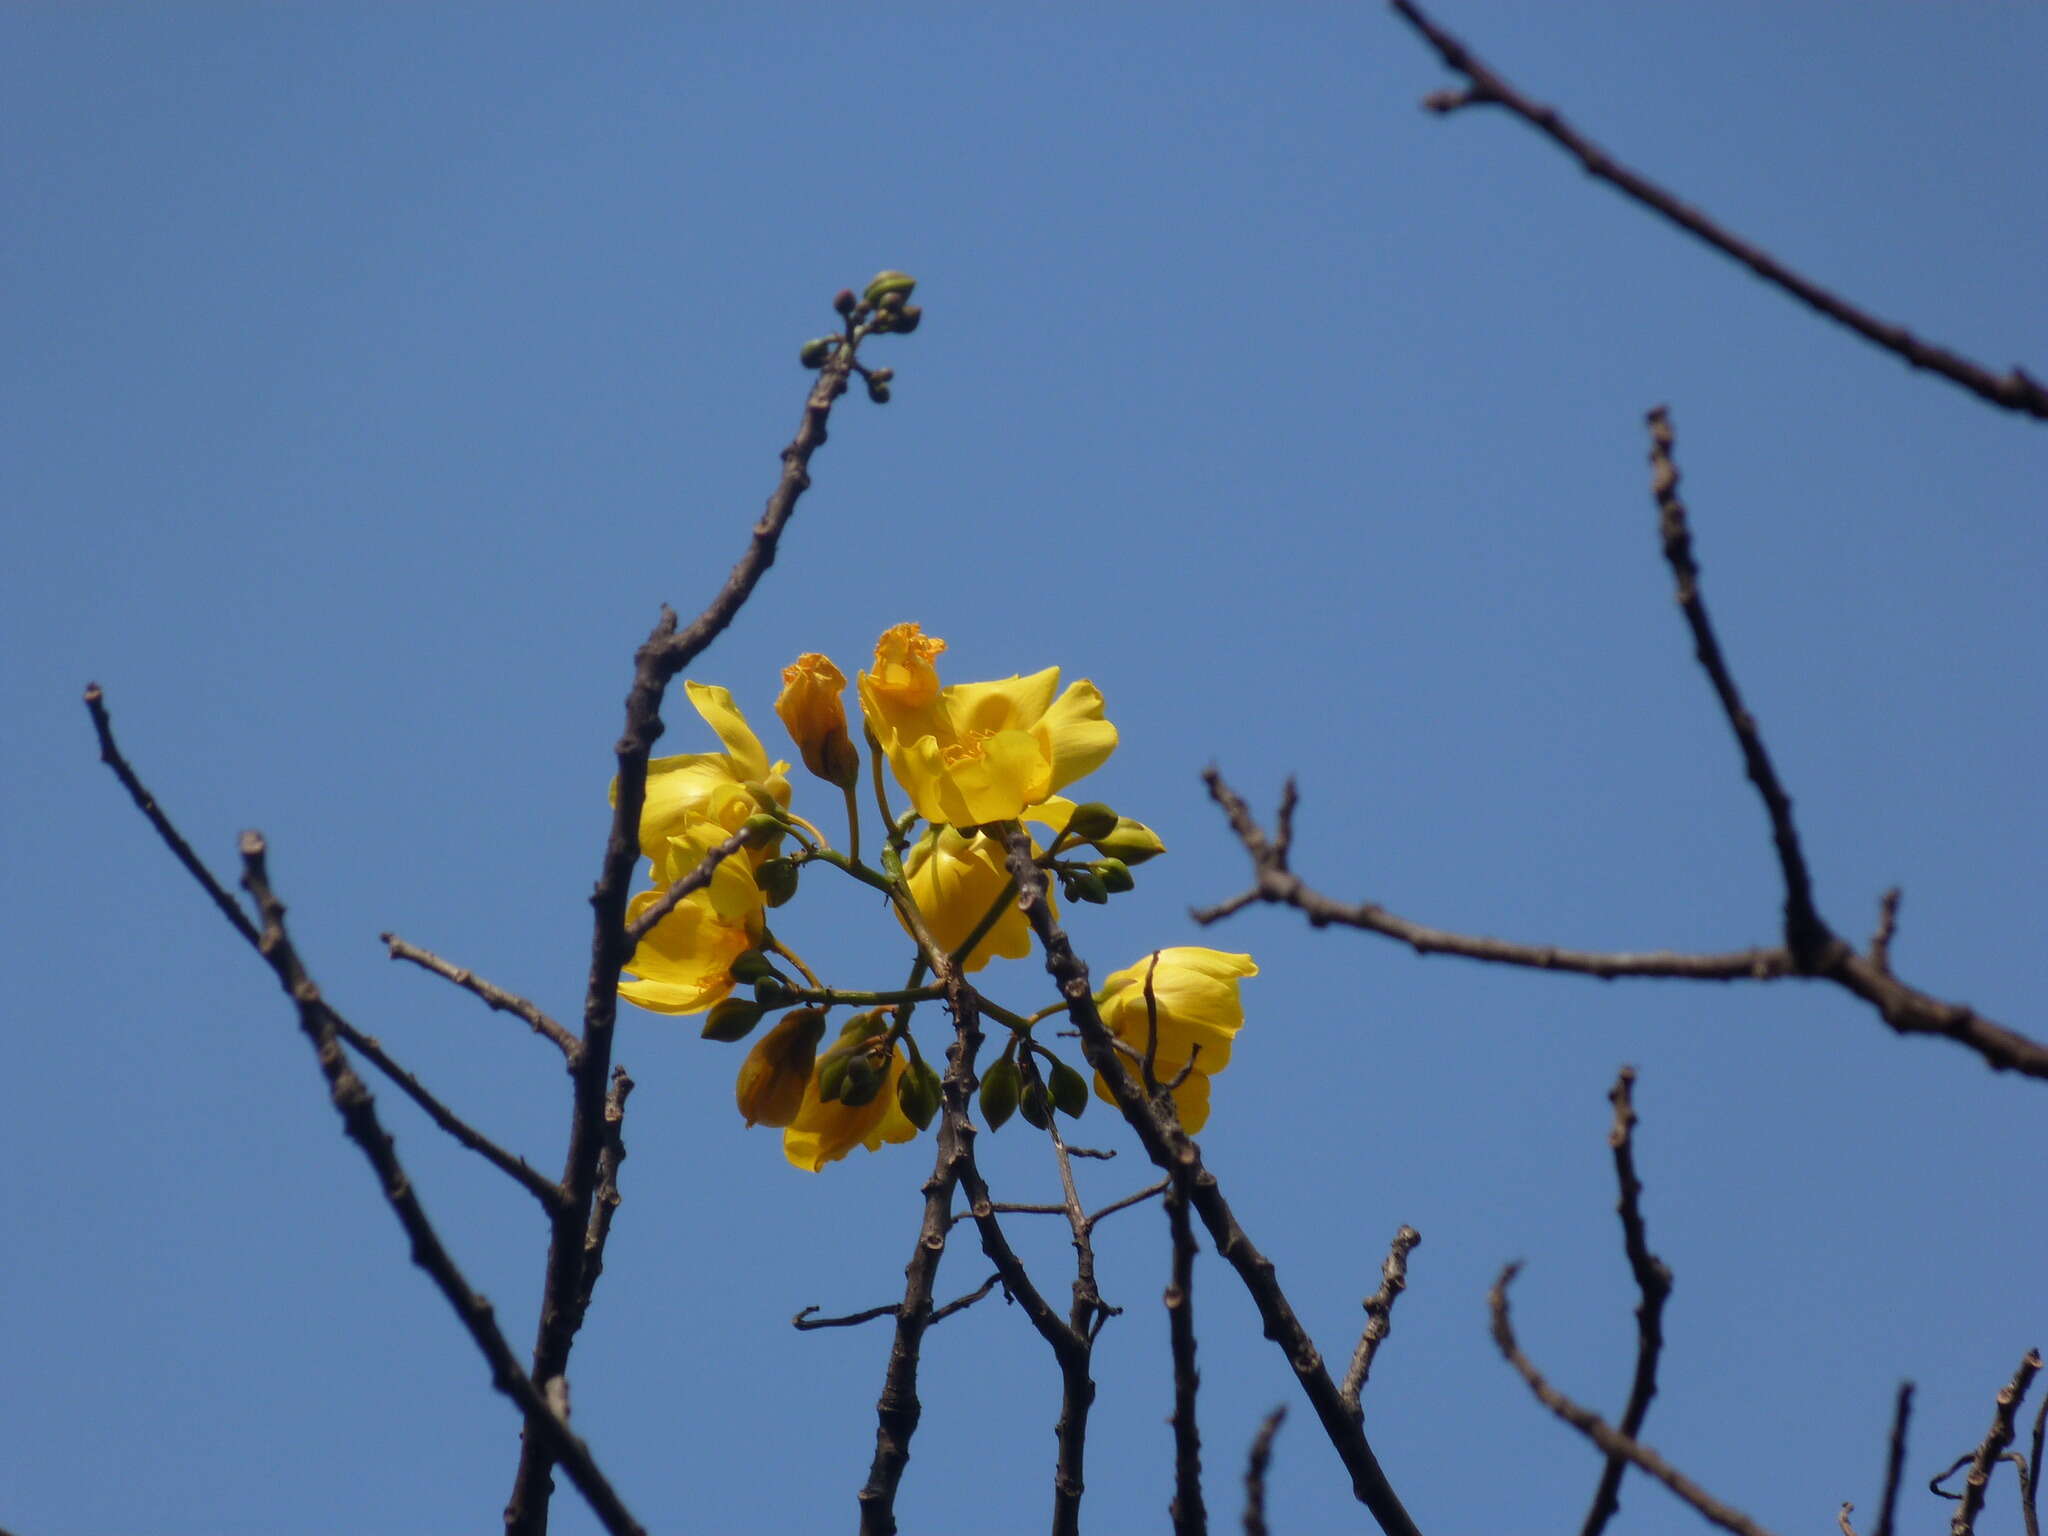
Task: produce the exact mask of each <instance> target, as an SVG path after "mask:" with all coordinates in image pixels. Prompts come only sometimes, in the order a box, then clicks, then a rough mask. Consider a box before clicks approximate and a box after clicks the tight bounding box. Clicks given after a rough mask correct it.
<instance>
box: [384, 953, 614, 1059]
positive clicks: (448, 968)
mask: <svg viewBox="0 0 2048 1536" xmlns="http://www.w3.org/2000/svg"><path fill="white" fill-rule="evenodd" d="M377 937H378V938H380V939H382V940H383V941H384V950H385V953H386V954H388V955H389V956H390V957H391V958H392V959H393V960H405V961H409V962H411V963H412V964H413V965H416V966H418V967H419V968H420V969H421V970H423V971H432V972H433V973H434V974H435V975H436V976H439V977H441V978H442V979H443V980H445V981H452V982H454V983H455V985H456V986H458V987H460V988H462V990H463V991H465V992H468V993H471V994H473V995H474V996H476V997H479V998H482V999H483V1001H484V1002H485V1003H486V1004H487V1005H488V1006H489V1007H490V1008H491V1010H492V1011H493V1012H496V1013H510V1014H516V1015H517V1016H518V1017H520V1018H522V1019H524V1020H525V1021H526V1022H527V1023H528V1024H529V1025H531V1026H532V1028H533V1032H534V1033H535V1034H536V1035H541V1036H544V1037H546V1038H547V1039H549V1040H552V1041H553V1042H554V1043H555V1046H556V1048H557V1049H558V1050H560V1051H561V1053H562V1055H563V1056H564V1057H566V1058H567V1059H568V1060H569V1061H570V1062H571V1063H573V1062H574V1061H575V1060H576V1051H577V1045H576V1037H575V1036H574V1035H572V1034H570V1033H569V1031H568V1030H566V1029H564V1028H563V1027H562V1026H561V1025H560V1024H557V1023H556V1022H555V1021H554V1020H553V1019H551V1018H549V1017H548V1015H547V1014H545V1013H544V1012H542V1011H541V1009H540V1008H539V1007H538V1006H537V1005H536V1004H534V1003H530V1002H528V1001H527V1000H526V999H525V998H523V997H521V996H519V995H518V994H517V993H516V992H507V991H506V990H505V989H504V988H502V987H495V986H492V985H491V983H489V982H488V981H485V980H484V979H483V977H481V976H479V975H477V973H476V972H475V971H472V970H470V969H469V968H468V967H467V966H460V965H454V964H451V963H450V962H449V961H446V960H443V959H442V958H441V957H440V956H439V955H437V954H435V953H433V952H432V951H431V950H425V949H421V948H420V947H419V946H418V945H416V944H408V943H406V942H405V940H403V939H401V938H400V937H399V936H398V935H397V934H395V933H380V934H378V935H377Z"/></svg>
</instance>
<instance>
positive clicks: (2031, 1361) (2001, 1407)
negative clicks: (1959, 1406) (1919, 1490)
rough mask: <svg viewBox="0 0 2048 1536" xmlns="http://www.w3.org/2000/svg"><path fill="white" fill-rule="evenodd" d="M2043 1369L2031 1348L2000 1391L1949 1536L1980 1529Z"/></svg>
mask: <svg viewBox="0 0 2048 1536" xmlns="http://www.w3.org/2000/svg"><path fill="white" fill-rule="evenodd" d="M2040 1369H2041V1352H2040V1351H2039V1350H2038V1349H2030V1350H2028V1351H2027V1352H2026V1354H2025V1355H2023V1356H2021V1358H2020V1363H2019V1369H2017V1370H2016V1371H2014V1372H2013V1373H2012V1380H2011V1381H2009V1382H2007V1383H2006V1384H2005V1385H2004V1386H2003V1387H2000V1388H1999V1389H1998V1398H1997V1408H1996V1409H1995V1410H1994V1412H1993V1413H1992V1415H1991V1428H1990V1429H1988V1430H1986V1431H1985V1432H1984V1438H1983V1439H1982V1440H1981V1441H1979V1442H1978V1443H1977V1449H1976V1452H1975V1453H1974V1454H1973V1455H1972V1456H1971V1457H1970V1470H1969V1474H1968V1475H1967V1476H1966V1477H1964V1479H1963V1492H1962V1498H1961V1502H1960V1504H1959V1506H1958V1507H1957V1509H1956V1513H1955V1517H1954V1518H1953V1519H1952V1520H1950V1521H1949V1526H1948V1529H1949V1536H1971V1533H1972V1532H1973V1531H1975V1530H1976V1529H1977V1517H1978V1516H1979V1515H1980V1514H1982V1513H1983V1512H1984V1497H1985V1494H1986V1493H1987V1491H1988V1490H1989V1488H1990V1486H1991V1469H1992V1468H1993V1467H1995V1466H1997V1465H1998V1461H1999V1458H2000V1457H2002V1456H2004V1455H2005V1453H2006V1450H2007V1448H2008V1447H2009V1446H2011V1444H2012V1442H2013V1438H2014V1436H2015V1435H2016V1434H2017V1433H2018V1431H2017V1429H2016V1428H2015V1420H2016V1419H2017V1417H2018V1415H2019V1410H2020V1402H2021V1400H2022V1399H2024V1398H2025V1397H2026V1395H2027V1388H2028V1387H2030V1386H2032V1385H2033V1382H2034V1374H2035V1372H2037V1371H2039V1370H2040Z"/></svg>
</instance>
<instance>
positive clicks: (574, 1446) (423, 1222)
mask: <svg viewBox="0 0 2048 1536" xmlns="http://www.w3.org/2000/svg"><path fill="white" fill-rule="evenodd" d="M241 851H242V885H243V887H244V889H246V890H247V891H248V892H249V894H250V896H251V897H252V898H254V900H255V902H256V906H257V910H258V911H259V912H260V913H261V914H262V919H263V926H262V930H261V933H260V935H259V937H258V940H257V950H258V952H259V953H260V954H261V955H262V956H263V958H264V959H265V960H266V961H268V962H269V965H270V968H271V970H272V971H273V972H274V973H275V974H276V976H277V980H278V985H280V986H281V987H283V988H284V991H285V994H286V996H288V997H290V998H291V1000H292V1002H293V1003H294V1005H296V1007H297V1008H298V1012H299V1027H300V1029H301V1030H303V1031H304V1032H305V1035H306V1038H307V1040H309V1041H310V1042H311V1043H312V1045H313V1052H314V1055H315V1057H316V1058H317V1059H318V1060H319V1063H320V1071H321V1073H322V1075H323V1076H325V1077H326V1079H327V1085H328V1092H329V1094H330V1096H331V1097H332V1099H333V1101H334V1107H335V1109H336V1110H337V1111H338V1112H339V1113H340V1115H341V1122H342V1127H343V1129H344V1130H345V1131H347V1133H348V1136H349V1139H350V1140H351V1141H353V1142H355V1144H356V1145H357V1146H358V1147H360V1148H361V1149H362V1153H363V1156H364V1157H365V1158H366V1159H367V1160H368V1161H369V1164H370V1167H371V1168H372V1169H373V1170H374V1171H375V1172H376V1175H377V1183H378V1186H379V1187H380V1188H381V1189H382V1190H383V1191H384V1198H385V1200H386V1201H387V1202H388V1203H389V1204H390V1206H391V1209H392V1211H393V1212H394V1213H395V1214H396V1215H397V1217H398V1221H399V1225H400V1226H402V1227H404V1228H405V1235H406V1237H407V1238H408V1239H410V1241H411V1246H412V1260H413V1262H414V1263H415V1264H417V1265H419V1267H420V1268H422V1269H424V1270H425V1271H426V1272H427V1273H428V1275H429V1276H431V1277H432V1278H433V1281H434V1283H435V1284H436V1285H437V1286H439V1287H440V1289H441V1294H442V1295H443V1296H445V1297H446V1298H447V1299H448V1304H449V1305H450V1306H451V1307H453V1308H454V1309H455V1315H456V1316H457V1317H458V1318H460V1319H461V1320H462V1325H463V1327H465V1328H466V1329H468V1330H469V1336H470V1338H471V1339H473V1340H474V1341H475V1343H476V1346H477V1348H478V1349H479V1350H481V1351H482V1352H483V1356H484V1359H485V1360H486V1361H487V1362H488V1363H489V1365H490V1367H491V1384H492V1385H493V1386H495V1387H496V1388H497V1389H498V1390H499V1391H500V1392H502V1393H504V1394H505V1395H506V1396H507V1397H509V1398H511V1399H512V1401H513V1402H514V1403H516V1404H517V1405H518V1406H519V1408H520V1410H521V1412H522V1413H524V1414H525V1416H526V1438H527V1439H528V1440H529V1441H531V1442H533V1443H535V1444H540V1445H545V1446H546V1447H547V1450H548V1455H549V1457H550V1459H551V1460H554V1461H557V1462H559V1463H560V1464H561V1466H562V1469H563V1470H564V1471H565V1472H567V1473H568V1474H569V1480H570V1481H571V1482H573V1483H574V1484H575V1485H576V1488H577V1490H578V1491H579V1492H580V1493H582V1495H583V1496H584V1498H585V1499H587V1500H588V1501H589V1503H590V1507H591V1509H592V1511H593V1512H594V1513H595V1514H596V1515H597V1517H598V1519H599V1520H601V1521H602V1522H603V1523H604V1527H605V1529H606V1530H607V1531H610V1532H612V1533H613V1536H642V1533H641V1528H640V1525H639V1523H638V1522H637V1521H635V1520H634V1519H633V1517H632V1515H631V1514H630V1513H628V1512H627V1510H626V1507H625V1505H624V1504H623V1503H622V1502H621V1501H620V1499H619V1496H618V1494H617V1493H616V1492H615V1491H614V1490H613V1488H612V1486H611V1484H610V1483H609V1482H608V1481H607V1480H606V1479H605V1476H604V1474H603V1473H602V1472H600V1471H599V1470H598V1467H597V1463H596V1462H595V1461H594V1460H593V1459H592V1458H591V1455H590V1451H589V1448H588V1447H586V1446H585V1445H584V1444H583V1442H582V1441H581V1440H580V1439H578V1438H577V1437H576V1436H575V1435H574V1434H572V1433H571V1432H570V1430H569V1426H568V1425H567V1424H566V1423H565V1422H564V1421H563V1419H562V1417H561V1415H560V1414H559V1413H557V1411H556V1410H555V1409H554V1408H553V1407H551V1406H550V1405H549V1403H548V1401H547V1399H546V1397H545V1396H544V1395H543V1392H542V1388H541V1387H540V1386H538V1385H536V1384H535V1383H534V1382H533V1381H532V1380H531V1379H530V1378H529V1377H528V1376H527V1374H526V1373H525V1372H524V1371H523V1370H521V1369H520V1367H519V1361H518V1359H517V1358H516V1357H515V1356H514V1355H513V1353H512V1347H511V1345H510V1344H508V1343H507V1342H506V1340H505V1335H504V1334H503V1333H501V1332H500V1331H499V1329H498V1324H497V1319H496V1316H495V1314H494V1313H493V1311H492V1308H491V1304H490V1303H489V1302H488V1301H486V1300H485V1299H484V1298H483V1297H481V1296H479V1295H477V1294H476V1292H474V1291H472V1290H471V1289H470V1288H469V1284H468V1282H467V1281H465V1280H464V1279H463V1277H462V1273H461V1271H460V1270H458V1269H457V1268H456V1267H455V1261H454V1260H453V1259H452V1258H450V1257H449V1255H448V1250H447V1249H446V1248H444V1247H443V1246H442V1244H441V1239H440V1236H439V1234H438V1233H436V1232H435V1231H434V1228H433V1226H432V1224H431V1223H429V1222H428V1220H427V1214H426V1211H425V1210H424V1209H423V1208H422V1207H421V1205H420V1202H419V1197H418V1196H417V1195H416V1194H414V1193H413V1186H412V1179H411V1177H410V1176H409V1175H408V1174H407V1173H406V1171H405V1168H404V1166H403V1165H402V1164H401V1163H400V1162H399V1160H398V1152H397V1149H396V1148H395V1147H394V1146H393V1145H392V1142H391V1138H390V1136H388V1135H387V1134H385V1131H384V1128H383V1126H382V1125H381V1124H379V1123H378V1119H377V1109H376V1104H375V1102H374V1101H373V1100H372V1098H371V1097H370V1091H369V1089H367V1088H366V1087H364V1086H363V1080H362V1079H361V1078H360V1077H358V1076H357V1075H356V1073H355V1070H354V1068H352V1067H351V1066H350V1065H349V1061H348V1056H347V1053H346V1052H345V1051H344V1050H343V1049H342V1044H341V1038H340V1031H339V1030H338V1029H336V1027H335V1016H334V1012H333V1010H332V1009H330V1008H329V1007H328V1006H327V1003H326V1001H325V1000H324V999H323V998H322V997H321V995H320V989H319V988H318V987H317V986H316V985H314V983H313V979H312V977H311V976H309V975H307V974H306V968H305V966H304V965H303V964H302V963H301V962H300V960H299V956H298V952H297V951H296V950H295V949H293V947H292V943H291V939H290V938H289V937H288V936H287V934H286V932H285V927H284V912H285V909H284V903H283V902H281V901H279V900H278V899H277V895H276V893H275V892H274V891H273V890H272V889H271V885H270V876H269V873H268V870H267V869H266V867H265V862H266V861H265V847H264V842H263V837H262V835H261V834H260V833H256V832H244V833H243V834H242V841H241Z"/></svg>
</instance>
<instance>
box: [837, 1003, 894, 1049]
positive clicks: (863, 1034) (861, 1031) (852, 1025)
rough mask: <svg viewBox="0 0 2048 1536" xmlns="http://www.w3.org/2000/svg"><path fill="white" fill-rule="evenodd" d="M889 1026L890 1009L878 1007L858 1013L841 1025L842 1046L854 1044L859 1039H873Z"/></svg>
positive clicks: (840, 1040)
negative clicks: (867, 1011)
mask: <svg viewBox="0 0 2048 1536" xmlns="http://www.w3.org/2000/svg"><path fill="white" fill-rule="evenodd" d="M888 1027H889V1010H888V1009H886V1008H877V1009H875V1010H873V1011H872V1012H869V1013H856V1014H854V1015H853V1016H852V1017H851V1018H849V1019H848V1020H847V1021H846V1022H845V1023H844V1024H842V1025H840V1026H839V1044H840V1046H841V1047H844V1046H848V1045H852V1044H853V1043H854V1042H855V1041H858V1040H872V1039H874V1038H875V1036H877V1035H879V1034H881V1033H883V1032H884V1031H886V1030H887V1029H888Z"/></svg>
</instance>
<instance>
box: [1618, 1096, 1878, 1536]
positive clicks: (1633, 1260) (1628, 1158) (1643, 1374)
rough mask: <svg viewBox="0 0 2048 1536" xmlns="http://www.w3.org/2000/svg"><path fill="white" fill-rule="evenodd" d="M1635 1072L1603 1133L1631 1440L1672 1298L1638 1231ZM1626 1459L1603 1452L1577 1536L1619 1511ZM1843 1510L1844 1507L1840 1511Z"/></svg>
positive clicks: (1624, 1427)
mask: <svg viewBox="0 0 2048 1536" xmlns="http://www.w3.org/2000/svg"><path fill="white" fill-rule="evenodd" d="M1635 1081H1636V1072H1635V1068H1634V1067H1623V1068H1622V1069H1621V1074H1620V1076H1618V1077H1617V1078H1615V1080H1614V1086H1613V1087H1612V1088H1611V1089H1609V1090H1608V1093H1607V1098H1608V1102H1609V1103H1611V1104H1613V1106H1614V1125H1613V1127H1612V1128H1611V1129H1610V1130H1609V1131H1608V1133H1607V1145H1608V1146H1609V1147H1610V1148H1611V1149H1612V1150H1613V1152H1614V1180H1615V1183H1616V1184H1617V1185H1618V1186H1619V1187H1620V1190H1621V1194H1620V1198H1619V1199H1618V1200H1617V1201H1616V1203H1615V1210H1616V1211H1617V1212H1618V1213H1619V1214H1620V1216H1621V1237H1622V1246H1623V1247H1624V1248H1625V1249H1626V1250H1627V1252H1628V1267H1629V1269H1630V1270H1631V1271H1632V1272H1633V1273H1634V1275H1635V1279H1636V1290H1637V1291H1638V1292H1639V1293H1640V1295H1641V1296H1642V1300H1641V1301H1639V1302H1637V1303H1636V1369H1635V1376H1634V1379H1633V1380H1632V1381H1631V1382H1630V1384H1629V1389H1628V1406H1627V1407H1625V1408H1624V1409H1623V1410H1622V1414H1621V1433H1622V1434H1623V1435H1624V1436H1625V1437H1627V1438H1628V1439H1630V1440H1634V1439H1635V1438H1636V1437H1637V1436H1638V1435H1640V1434H1641V1433H1642V1432H1643V1420H1644V1418H1646V1417H1647V1416H1648V1414H1649V1412H1650V1399H1651V1398H1653V1397H1655V1396H1656V1395H1657V1361H1658V1357H1659V1356H1660V1355H1662V1353H1663V1351H1664V1303H1665V1302H1666V1301H1667V1300H1669V1299H1670V1296H1671V1267H1670V1266H1669V1265H1668V1264H1666V1263H1665V1262H1664V1261H1663V1260H1662V1259H1660V1258H1658V1257H1657V1255H1656V1254H1654V1253H1652V1252H1650V1241H1649V1234H1648V1232H1647V1231H1646V1230H1645V1229H1644V1226H1643V1207H1642V1198H1643V1183H1642V1180H1641V1179H1639V1178H1637V1177H1636V1158H1635V1130H1636V1107H1635V1101H1634V1098H1633V1097H1632V1092H1633V1089H1634V1087H1635ZM1627 1469H1628V1458H1627V1457H1625V1456H1621V1455H1617V1454H1616V1453H1615V1452H1613V1451H1609V1452H1608V1453H1607V1465H1606V1467H1605V1468H1603V1469H1602V1471H1601V1473H1600V1485H1599V1487H1598V1488H1596V1489H1595V1490H1594V1492H1593V1506H1592V1508H1591V1509H1589V1510H1588V1511H1587V1512H1586V1522H1585V1524H1584V1525H1583V1526H1581V1527H1580V1528H1579V1536H1600V1532H1601V1531H1603V1530H1605V1529H1606V1528H1607V1522H1608V1521H1609V1520H1611V1519H1613V1518H1614V1516H1615V1515H1616V1514H1617V1513H1618V1512H1619V1511H1620V1509H1621V1478H1622V1474H1623V1473H1624V1472H1625V1471H1626V1470H1627ZM1844 1507H1845V1508H1846V1507H1847V1506H1844Z"/></svg>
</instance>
